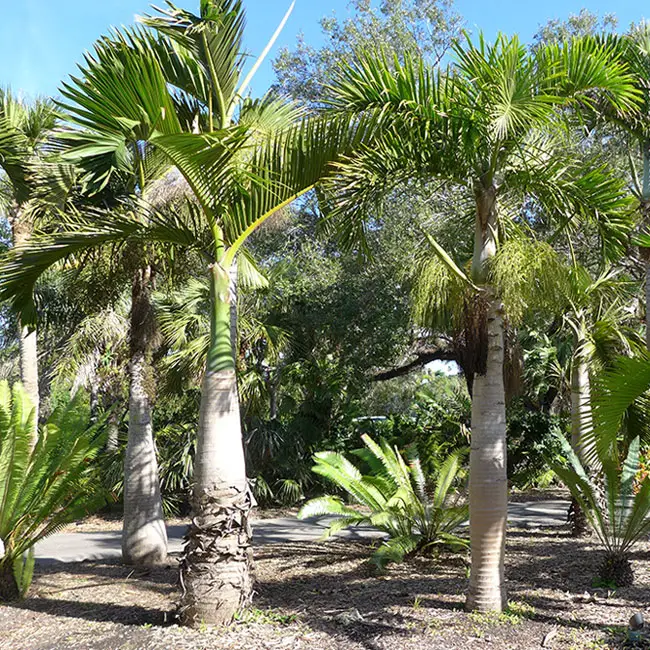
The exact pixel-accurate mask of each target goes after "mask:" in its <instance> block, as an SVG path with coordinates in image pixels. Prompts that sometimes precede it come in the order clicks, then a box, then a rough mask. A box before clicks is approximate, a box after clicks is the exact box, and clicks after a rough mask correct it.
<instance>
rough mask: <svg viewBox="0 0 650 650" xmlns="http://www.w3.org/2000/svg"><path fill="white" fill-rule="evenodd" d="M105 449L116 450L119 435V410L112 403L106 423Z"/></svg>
mask: <svg viewBox="0 0 650 650" xmlns="http://www.w3.org/2000/svg"><path fill="white" fill-rule="evenodd" d="M106 429H107V434H106V451H117V447H118V443H119V435H120V411H119V410H118V409H117V408H116V407H115V405H113V410H112V411H111V414H110V415H109V417H108V422H107V423H106Z"/></svg>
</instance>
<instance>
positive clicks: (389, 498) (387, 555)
mask: <svg viewBox="0 0 650 650" xmlns="http://www.w3.org/2000/svg"><path fill="white" fill-rule="evenodd" d="M363 441H364V443H365V445H366V449H363V450H358V451H357V452H356V454H357V456H359V457H360V458H361V459H362V460H363V461H364V462H365V463H367V465H368V467H369V468H370V473H369V474H368V475H365V476H364V475H363V474H362V473H361V470H360V469H359V468H358V467H357V466H355V465H354V464H353V463H351V462H350V461H349V460H348V459H346V458H345V457H344V456H343V455H342V454H339V453H336V452H332V451H323V452H319V453H317V454H315V456H314V460H315V461H316V465H315V466H314V468H313V470H314V472H316V473H317V474H320V475H321V476H323V477H325V478H326V479H328V480H329V481H331V482H332V483H334V484H336V485H337V486H338V487H340V488H342V489H343V490H344V491H345V492H347V494H348V495H349V497H350V498H351V500H352V501H353V502H354V503H356V504H358V505H360V506H363V507H364V508H367V509H369V510H370V512H369V513H367V512H360V511H358V510H355V509H354V508H351V507H350V506H348V505H346V504H345V503H344V502H343V501H342V500H341V499H340V498H339V497H336V496H331V495H328V496H323V497H319V498H316V499H312V500H310V501H308V502H307V503H306V504H305V505H304V506H303V507H302V508H301V510H300V512H299V513H298V517H299V518H301V519H303V518H305V517H311V516H320V515H333V516H334V517H336V519H335V520H334V521H333V522H332V523H331V524H330V526H329V529H328V531H327V535H331V534H333V533H335V532H338V531H340V530H343V529H344V528H347V527H348V526H355V525H359V524H369V525H371V526H374V527H375V528H378V529H379V530H382V531H384V532H385V533H387V535H388V539H387V540H386V541H384V542H383V543H382V544H381V546H380V547H379V549H378V550H377V551H376V553H375V554H374V556H373V561H374V562H375V563H376V564H377V565H378V566H379V567H383V566H385V565H386V564H387V563H388V562H400V561H402V560H403V559H404V557H405V556H407V555H414V554H417V553H427V552H431V551H432V550H433V549H434V548H435V547H436V546H439V545H448V546H451V547H453V548H456V549H458V548H467V540H465V539H463V538H462V537H459V536H458V535H457V534H456V533H455V531H456V530H457V529H458V527H459V526H460V525H461V524H462V523H463V522H465V521H466V520H467V517H468V508H467V506H466V505H464V504H463V505H459V503H458V500H459V497H458V495H456V498H455V499H452V498H450V491H451V488H452V486H453V484H454V481H455V479H456V476H457V474H458V471H459V469H460V466H461V459H462V456H463V454H464V451H456V452H454V453H452V454H451V455H450V456H448V457H447V459H446V460H445V461H444V462H443V464H442V466H441V468H440V471H439V474H438V476H437V480H436V481H435V483H433V484H428V483H427V481H426V480H425V477H424V474H423V472H422V467H421V465H420V461H419V459H418V458H417V456H414V457H412V458H411V459H410V460H409V462H408V464H407V463H406V462H405V461H404V459H403V458H402V456H401V455H400V453H399V452H398V450H397V448H396V447H391V446H390V445H389V444H388V443H387V442H386V441H385V440H381V441H380V442H379V444H377V443H376V442H375V441H374V440H372V438H370V436H368V435H364V436H363ZM450 501H453V503H450Z"/></svg>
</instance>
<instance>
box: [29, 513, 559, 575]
mask: <svg viewBox="0 0 650 650" xmlns="http://www.w3.org/2000/svg"><path fill="white" fill-rule="evenodd" d="M568 507H569V502H568V501H562V500H557V501H530V502H524V503H511V504H509V506H508V521H509V523H510V524H511V525H513V526H517V527H522V526H523V527H529V528H536V527H540V526H561V525H562V524H564V523H565V522H566V513H567V509H568ZM326 528H327V519H326V518H320V519H311V520H305V521H300V520H298V519H295V518H278V519H262V520H257V521H255V522H253V543H255V544H281V543H283V542H310V541H316V540H318V539H319V538H320V537H321V536H322V534H323V532H324V530H325V529H326ZM184 533H185V526H168V527H167V534H168V536H169V551H170V553H177V552H179V551H180V550H181V547H182V542H183V535H184ZM120 536H121V533H120V531H117V530H116V531H104V532H102V531H97V532H85V533H81V532H79V533H74V532H73V533H57V534H56V535H52V536H51V537H48V538H46V539H44V540H43V541H41V542H39V543H38V544H37V545H36V561H37V562H38V563H39V564H51V563H55V562H83V561H84V560H109V559H113V558H118V559H119V558H120V557H121V554H122V552H121V541H120ZM381 536H382V533H381V532H379V531H377V530H375V529H373V528H370V527H367V526H358V527H356V528H352V529H348V530H344V531H341V532H340V533H337V534H336V537H338V538H344V539H372V538H379V537H381Z"/></svg>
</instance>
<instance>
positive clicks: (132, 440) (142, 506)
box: [122, 268, 167, 565]
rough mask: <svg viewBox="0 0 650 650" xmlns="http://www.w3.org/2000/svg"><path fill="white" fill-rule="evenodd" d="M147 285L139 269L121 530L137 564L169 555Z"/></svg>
mask: <svg viewBox="0 0 650 650" xmlns="http://www.w3.org/2000/svg"><path fill="white" fill-rule="evenodd" d="M150 291H151V271H150V269H148V268H146V269H141V270H139V271H138V272H137V273H136V277H135V278H134V281H133V287H132V304H131V360H130V363H129V366H130V368H129V370H130V387H129V389H130V394H129V434H128V441H127V445H126V455H125V458H124V528H123V531H122V559H123V561H124V562H126V563H128V564H138V565H141V564H144V565H154V564H158V563H160V562H163V561H164V560H165V559H166V558H167V531H166V529H165V520H164V518H163V511H162V501H161V498H160V481H159V478H158V461H157V459H156V447H155V443H154V439H153V427H152V422H151V403H150V393H151V392H152V388H153V386H152V384H153V375H152V369H151V366H150V363H149V357H150V355H151V345H152V337H153V333H154V320H153V319H154V315H153V308H152V305H151V296H150Z"/></svg>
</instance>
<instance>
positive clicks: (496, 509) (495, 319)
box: [467, 188, 508, 612]
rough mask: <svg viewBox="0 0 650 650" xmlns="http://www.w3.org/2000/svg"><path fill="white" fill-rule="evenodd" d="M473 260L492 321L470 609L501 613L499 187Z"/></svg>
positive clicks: (478, 424)
mask: <svg viewBox="0 0 650 650" xmlns="http://www.w3.org/2000/svg"><path fill="white" fill-rule="evenodd" d="M476 200H477V220H476V221H477V223H476V240H475V249H474V261H473V276H474V281H475V282H480V283H483V287H484V291H485V303H484V304H485V306H484V308H485V310H486V319H487V343H486V346H487V350H486V355H485V367H484V368H479V369H478V371H477V372H476V374H475V377H474V384H473V392H472V438H471V450H470V479H469V509H470V510H469V512H470V515H469V520H470V545H471V551H472V566H471V575H470V585H469V593H468V595H467V608H468V609H470V610H478V611H481V612H485V611H501V610H502V609H503V607H504V605H505V603H506V592H505V581H504V556H505V538H506V521H507V514H508V481H507V469H506V467H507V465H506V409H505V389H504V381H503V369H504V368H503V366H504V324H503V307H502V305H501V302H500V301H499V300H498V298H497V297H496V296H495V294H494V291H493V289H492V288H491V287H490V286H489V285H487V284H485V282H486V280H487V268H488V264H489V261H490V258H492V257H493V256H494V255H495V254H496V240H497V212H496V191H495V190H494V188H489V189H487V190H479V191H477V194H476Z"/></svg>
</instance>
